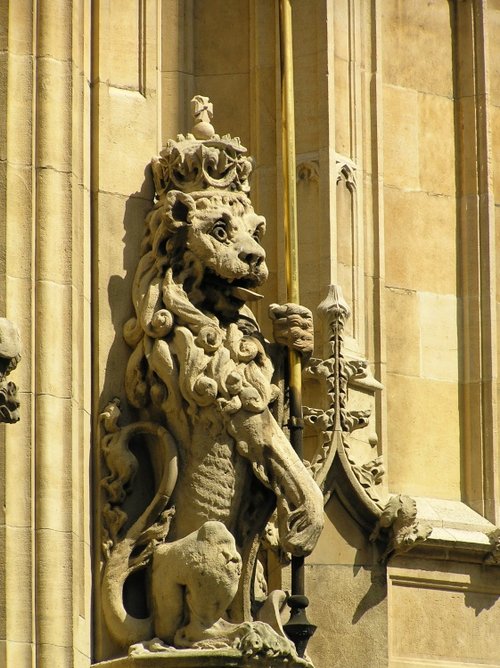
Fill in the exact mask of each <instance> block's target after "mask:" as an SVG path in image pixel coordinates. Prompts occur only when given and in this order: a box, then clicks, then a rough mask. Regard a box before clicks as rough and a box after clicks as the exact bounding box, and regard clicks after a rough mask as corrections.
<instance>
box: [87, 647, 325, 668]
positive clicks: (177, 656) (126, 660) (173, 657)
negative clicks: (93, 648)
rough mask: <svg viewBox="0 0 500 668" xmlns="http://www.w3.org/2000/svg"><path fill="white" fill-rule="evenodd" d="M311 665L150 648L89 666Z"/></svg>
mask: <svg viewBox="0 0 500 668" xmlns="http://www.w3.org/2000/svg"><path fill="white" fill-rule="evenodd" d="M259 667H260V668H312V664H310V663H307V662H306V661H303V660H301V659H298V660H292V659H271V658H266V657H246V656H242V655H241V652H239V651H238V650H236V649H224V650H178V651H176V652H169V653H164V652H158V653H156V652H151V653H148V654H142V655H138V656H128V657H122V658H119V659H111V660H109V661H101V662H100V663H95V664H93V665H92V668H259Z"/></svg>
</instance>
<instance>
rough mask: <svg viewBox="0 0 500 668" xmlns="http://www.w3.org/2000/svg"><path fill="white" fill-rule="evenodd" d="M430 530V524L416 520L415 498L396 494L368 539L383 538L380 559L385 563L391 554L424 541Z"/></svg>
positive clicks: (405, 550) (408, 548) (402, 551)
mask: <svg viewBox="0 0 500 668" xmlns="http://www.w3.org/2000/svg"><path fill="white" fill-rule="evenodd" d="M431 532H432V527H431V525H430V524H428V523H427V522H419V521H418V520H417V504H416V503H415V500H414V499H412V498H411V497H409V496H404V495H402V494H398V495H396V496H393V497H391V498H390V499H389V501H388V502H387V504H386V506H385V508H384V510H383V512H382V514H381V516H380V517H379V519H378V521H377V523H376V525H375V528H374V530H373V531H372V533H371V535H370V541H371V542H374V541H376V540H378V539H380V538H381V537H382V539H384V542H385V543H386V548H385V550H384V552H383V553H382V556H381V558H380V561H381V562H383V563H385V562H386V561H387V560H388V558H389V557H390V556H391V555H393V554H402V553H404V552H407V551H408V550H410V549H411V548H412V547H413V546H414V545H415V543H416V542H418V541H424V540H425V539H426V538H428V537H429V536H430V534H431Z"/></svg>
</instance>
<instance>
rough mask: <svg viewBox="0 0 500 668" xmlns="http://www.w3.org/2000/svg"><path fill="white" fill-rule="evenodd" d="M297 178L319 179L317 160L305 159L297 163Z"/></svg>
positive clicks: (316, 180) (303, 179) (304, 179)
mask: <svg viewBox="0 0 500 668" xmlns="http://www.w3.org/2000/svg"><path fill="white" fill-rule="evenodd" d="M297 180H298V181H304V182H309V181H314V182H318V181H319V161H318V160H305V161H304V162H300V163H299V164H298V165H297Z"/></svg>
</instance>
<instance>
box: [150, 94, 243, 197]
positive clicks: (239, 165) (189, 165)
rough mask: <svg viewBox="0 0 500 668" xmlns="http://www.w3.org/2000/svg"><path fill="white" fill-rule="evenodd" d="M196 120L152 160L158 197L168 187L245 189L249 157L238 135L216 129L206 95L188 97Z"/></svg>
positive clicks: (187, 190) (210, 104) (187, 191)
mask: <svg viewBox="0 0 500 668" xmlns="http://www.w3.org/2000/svg"><path fill="white" fill-rule="evenodd" d="M191 106H192V111H193V116H194V119H195V124H194V126H193V128H192V130H191V132H190V133H188V134H187V135H185V136H184V135H182V134H180V135H177V140H172V139H170V140H169V141H168V142H167V145H166V146H165V148H164V149H163V151H162V152H161V153H160V155H159V156H158V157H157V158H153V160H152V162H151V166H152V170H153V178H154V182H155V188H156V193H157V196H158V198H159V199H161V198H162V197H163V196H164V195H165V194H166V193H167V192H168V191H169V190H174V189H175V190H181V191H182V192H185V193H191V192H194V191H197V190H204V189H206V188H216V189H219V190H232V191H240V192H244V193H248V192H249V190H250V185H249V183H248V179H249V176H250V173H251V171H252V161H251V159H250V158H249V157H247V156H245V154H246V152H247V149H246V148H245V147H244V146H242V144H241V141H240V138H239V137H231V136H230V135H224V136H223V137H220V136H219V135H218V134H216V133H215V130H214V127H213V125H212V124H211V123H210V120H211V118H212V116H213V105H212V103H211V102H210V101H209V99H208V97H203V96H202V95H195V97H194V98H193V99H192V100H191Z"/></svg>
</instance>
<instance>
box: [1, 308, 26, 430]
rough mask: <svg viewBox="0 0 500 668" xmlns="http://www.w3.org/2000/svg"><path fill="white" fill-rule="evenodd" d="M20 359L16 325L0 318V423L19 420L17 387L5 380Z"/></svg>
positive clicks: (19, 342) (10, 422)
mask: <svg viewBox="0 0 500 668" xmlns="http://www.w3.org/2000/svg"><path fill="white" fill-rule="evenodd" d="M20 359H21V340H20V337H19V330H18V329H17V327H16V325H15V324H14V323H13V322H11V321H10V320H7V318H0V422H7V423H9V424H12V423H14V422H17V421H18V420H19V399H18V396H17V387H16V385H15V383H13V382H12V381H7V380H6V378H7V376H8V375H9V374H10V372H11V371H13V370H14V369H15V368H16V366H17V364H18V362H19V360H20Z"/></svg>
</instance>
